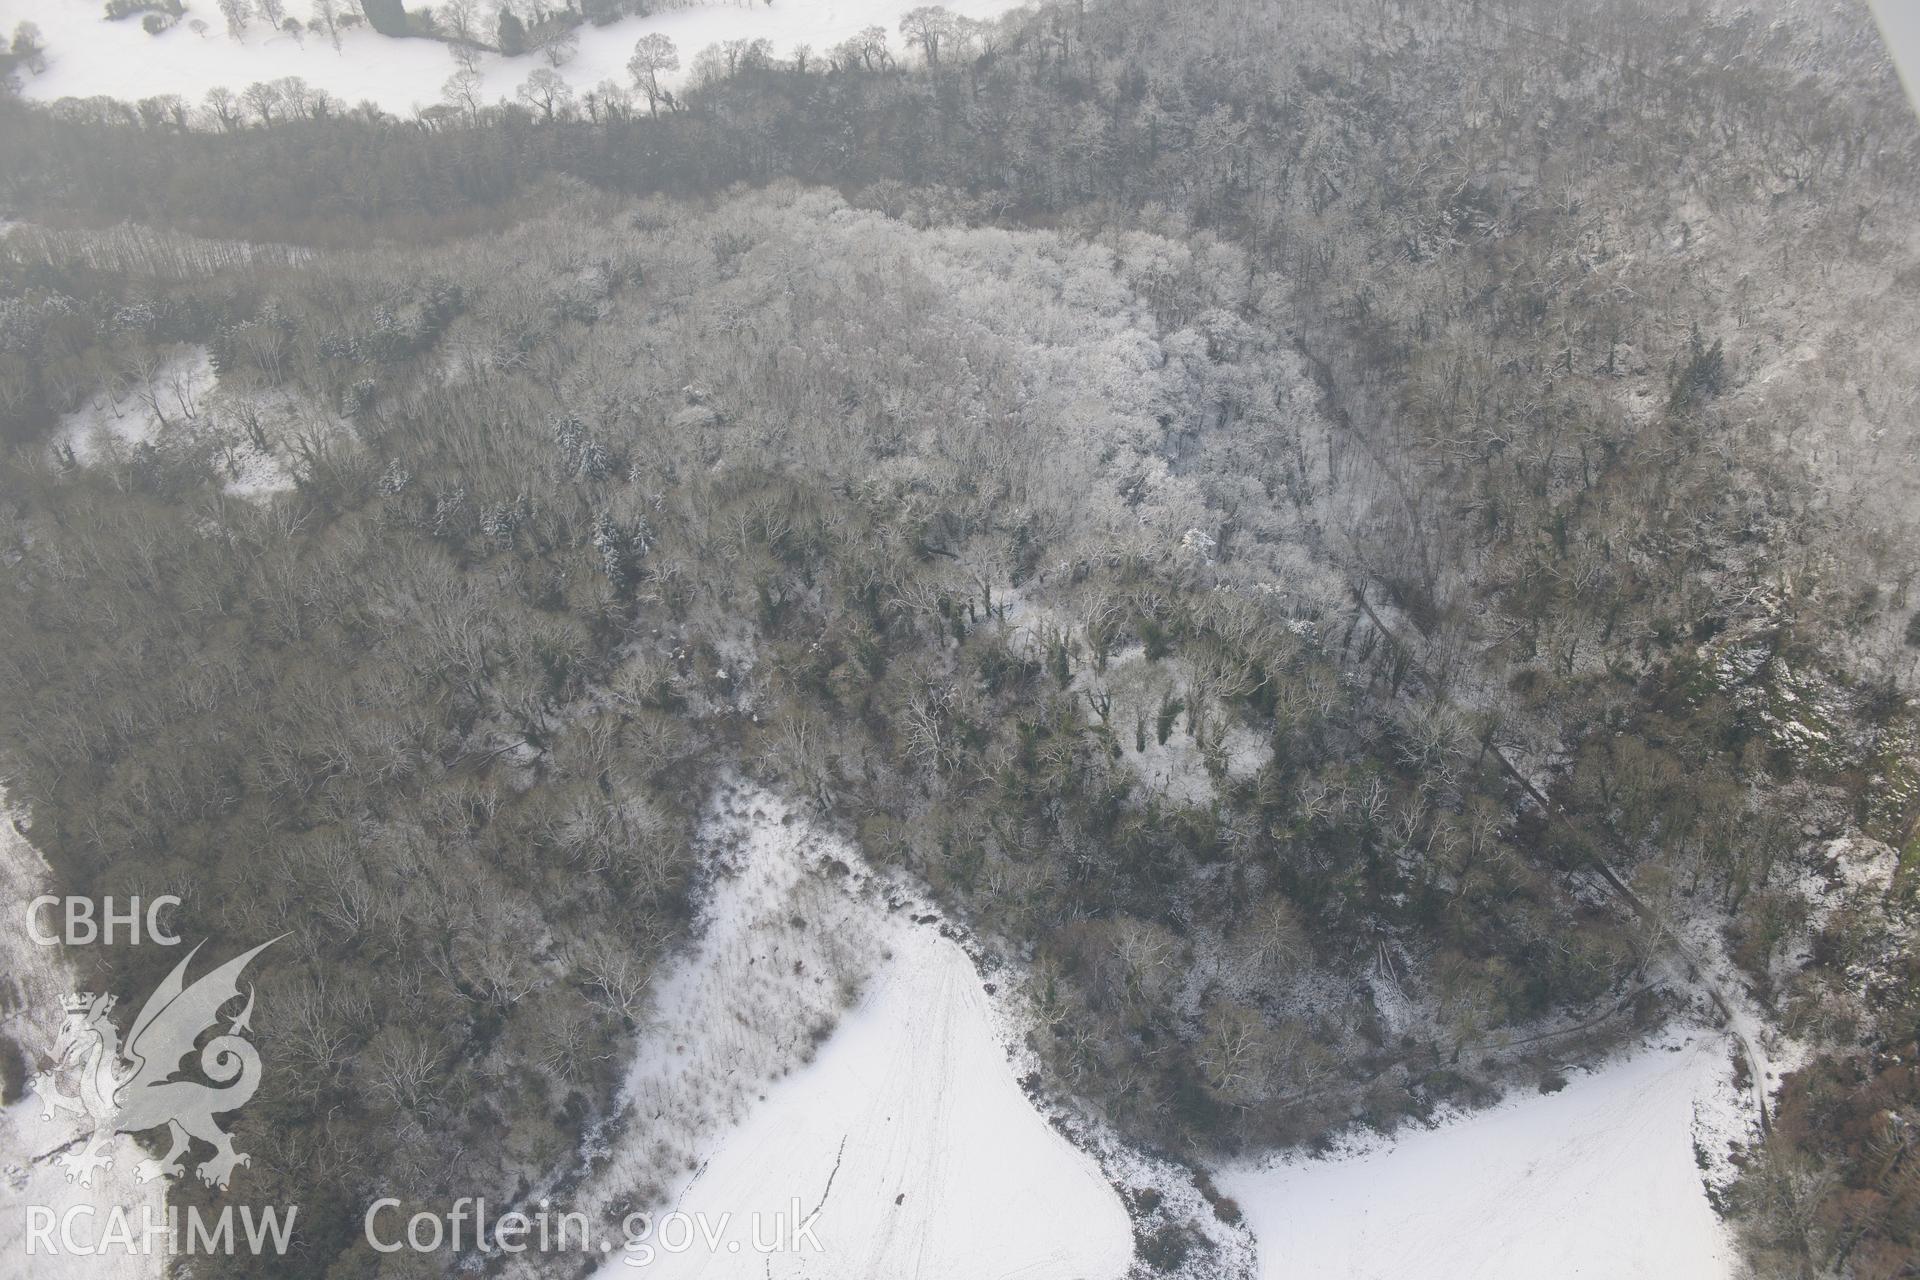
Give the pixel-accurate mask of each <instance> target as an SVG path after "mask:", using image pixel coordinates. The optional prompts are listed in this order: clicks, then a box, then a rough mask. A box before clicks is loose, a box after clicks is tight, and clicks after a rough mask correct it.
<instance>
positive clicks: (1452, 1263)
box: [1219, 1034, 1734, 1280]
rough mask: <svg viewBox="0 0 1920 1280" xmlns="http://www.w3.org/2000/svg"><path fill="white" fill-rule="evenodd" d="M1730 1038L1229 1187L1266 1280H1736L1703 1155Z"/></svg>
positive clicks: (1690, 1041) (1707, 1038)
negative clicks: (1701, 1109) (1703, 1124)
mask: <svg viewBox="0 0 1920 1280" xmlns="http://www.w3.org/2000/svg"><path fill="white" fill-rule="evenodd" d="M1724 1046H1725V1040H1724V1038H1722V1037H1720V1036H1714V1035H1681V1034H1676V1035H1675V1036H1674V1038H1673V1039H1672V1040H1671V1041H1670V1042H1669V1043H1668V1044H1665V1045H1662V1046H1660V1047H1656V1048H1650V1049H1643V1050H1641V1051H1640V1052H1638V1053H1636V1054H1635V1055H1634V1056H1632V1057H1629V1058H1626V1059H1624V1060H1621V1061H1618V1062H1615V1063H1613V1064H1612V1065H1610V1066H1607V1067H1605V1068H1603V1069H1601V1070H1600V1071H1598V1072H1595V1073H1593V1074H1590V1075H1578V1076H1576V1077H1575V1078H1574V1079H1573V1080H1572V1082H1571V1083H1569V1084H1568V1085H1567V1086H1566V1088H1564V1089H1562V1090H1561V1091H1560V1092H1559V1093H1555V1094H1550V1095H1535V1094H1528V1095H1525V1096H1521V1097H1516V1098H1514V1099H1512V1100H1509V1101H1508V1102H1506V1103H1503V1104H1502V1105H1500V1106H1498V1107H1495V1108H1493V1109H1492V1110H1490V1111H1485V1112H1480V1113H1476V1114H1474V1115H1470V1116H1467V1117H1464V1118H1462V1119H1459V1120H1456V1121H1454V1122H1453V1123H1451V1124H1447V1125H1445V1126H1443V1127H1441V1128H1438V1129H1432V1130H1426V1131H1415V1132H1410V1133H1406V1134H1404V1135H1403V1136H1402V1137H1400V1138H1399V1139H1398V1140H1396V1141H1394V1142H1391V1143H1386V1144H1381V1145H1378V1146H1376V1147H1373V1148H1371V1149H1368V1150H1365V1151H1362V1152H1360V1153H1358V1154H1354V1155H1349V1156H1345V1157H1342V1158H1339V1159H1334V1160H1327V1161H1313V1160H1300V1161H1281V1162H1276V1163H1273V1164H1270V1165H1267V1166H1265V1167H1256V1166H1246V1165H1241V1166H1236V1167H1233V1168H1231V1169H1229V1170H1227V1171H1225V1172H1223V1173H1222V1175H1221V1176H1220V1178H1219V1182H1220V1185H1221V1188H1222V1189H1223V1190H1224V1191H1226V1193H1227V1194H1228V1195H1230V1196H1233V1197H1234V1198H1235V1199H1236V1200H1237V1201H1238V1202H1239V1204H1240V1207H1241V1209H1242V1211H1243V1212H1244V1213H1245V1214H1246V1215H1247V1221H1248V1223H1249V1225H1251V1226H1252V1228H1253V1231H1254V1234H1255V1236H1256V1237H1258V1239H1259V1241H1260V1254H1261V1275H1262V1276H1263V1277H1264V1280H1349V1278H1351V1280H1402V1278H1403V1277H1411V1276H1418V1277H1421V1280H1561V1278H1563V1277H1568V1278H1570V1277H1581V1276H1592V1277H1605V1278H1606V1280H1631V1278H1633V1277H1648V1278H1649V1280H1651V1278H1653V1277H1676V1276H1684V1277H1687V1280H1718V1278H1720V1277H1727V1276H1731V1275H1732V1274H1733V1273H1734V1260H1733V1250H1732V1245H1731V1242H1730V1241H1729V1239H1728V1237H1727V1233H1726V1231H1725V1229H1724V1228H1723V1227H1722V1225H1721V1223H1720V1220H1719V1219H1718V1217H1717V1216H1716V1215H1715V1214H1714V1212H1713V1209H1712V1206H1711V1205H1710V1204H1709V1203H1708V1201H1707V1196H1706V1191H1705V1189H1704V1188H1703V1186H1702V1184H1701V1181H1700V1173H1699V1169H1698V1167H1697V1166H1696V1164H1695V1160H1694V1151H1693V1135H1694V1112H1695V1106H1696V1103H1700V1104H1702V1105H1703V1106H1705V1105H1710V1103H1709V1100H1710V1098H1711V1097H1712V1095H1713V1094H1714V1093H1715V1092H1716V1091H1717V1090H1719V1089H1720V1088H1722V1087H1723V1086H1724V1080H1723V1077H1725V1076H1726V1074H1727V1070H1726V1057H1725V1051H1724Z"/></svg>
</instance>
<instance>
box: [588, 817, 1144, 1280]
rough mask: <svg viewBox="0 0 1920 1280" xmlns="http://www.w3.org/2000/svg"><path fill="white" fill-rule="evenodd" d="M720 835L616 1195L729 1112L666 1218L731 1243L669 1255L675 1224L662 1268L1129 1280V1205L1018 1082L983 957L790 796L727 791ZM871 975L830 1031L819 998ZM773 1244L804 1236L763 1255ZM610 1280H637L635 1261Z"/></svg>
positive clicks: (646, 1072) (926, 1279) (698, 1154)
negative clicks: (905, 900) (906, 906)
mask: <svg viewBox="0 0 1920 1280" xmlns="http://www.w3.org/2000/svg"><path fill="white" fill-rule="evenodd" d="M707 838H708V840H709V842H710V843H711V844H713V845H715V846H717V847H718V848H720V849H721V850H722V851H723V852H722V853H721V865H720V874H719V876H718V878H717V879H716V882H715V885H714V887H713V889H712V891H711V896H710V899H709V904H708V910H707V913H706V915H707V919H706V922H705V931H704V933H703V935H702V938H701V941H700V943H699V944H698V945H697V946H696V947H695V948H693V949H692V950H691V951H690V953H689V954H688V955H687V956H685V957H684V958H683V959H682V961H681V962H680V965H679V967H678V968H677V970H676V971H675V972H674V973H673V974H672V975H671V976H670V977H669V978H668V979H667V981H666V982H665V983H664V984H663V989H662V991H661V994H660V999H659V1004H658V1008H657V1009H656V1011H655V1015H654V1016H653V1018H651V1019H650V1022H651V1024H652V1026H651V1030H650V1035H649V1041H650V1044H651V1046H652V1047H651V1049H650V1050H649V1052H648V1053H647V1054H645V1055H643V1056H642V1058H641V1060H640V1061H639V1062H638V1063H637V1064H636V1065H635V1068H634V1071H633V1074H632V1076H631V1077H630V1080H629V1087H628V1094H629V1099H630V1101H631V1102H632V1103H633V1104H634V1107H635V1113H636V1114H635V1117H634V1122H633V1123H634V1128H633V1131H632V1133H631V1135H630V1137H629V1138H628V1139H627V1140H626V1141H627V1142H628V1143H629V1144H639V1145H640V1147H641V1148H642V1149H641V1150H639V1151H635V1150H632V1149H629V1150H628V1151H626V1152H621V1151H618V1150H617V1151H616V1152H615V1153H614V1156H613V1159H612V1160H611V1161H610V1166H609V1167H610V1169H611V1170H612V1171H613V1177H612V1184H613V1186H610V1187H609V1190H611V1189H613V1187H617V1184H618V1183H619V1181H620V1180H621V1177H622V1175H621V1171H622V1170H623V1169H624V1170H626V1174H625V1176H626V1177H629V1178H631V1177H633V1176H635V1175H637V1174H639V1173H640V1172H641V1171H642V1170H643V1169H644V1168H645V1167H646V1166H648V1165H650V1164H652V1163H653V1161H651V1160H650V1159H648V1158H646V1157H647V1156H649V1155H650V1154H651V1152H650V1151H648V1150H646V1148H648V1147H651V1146H652V1145H654V1144H658V1143H659V1142H660V1141H661V1140H662V1138H663V1134H662V1129H663V1127H664V1126H665V1125H669V1124H672V1123H674V1122H676V1121H681V1120H683V1119H684V1113H685V1110H686V1109H687V1107H689V1106H699V1105H702V1104H703V1103H704V1104H705V1105H706V1106H707V1107H708V1108H710V1109H711V1110H712V1111H714V1112H716V1113H721V1114H716V1115H714V1116H713V1119H714V1120H715V1121H717V1122H718V1123H715V1124H713V1125H712V1126H711V1127H710V1128H708V1129H707V1130H706V1132H704V1133H702V1134H701V1135H700V1136H699V1139H698V1140H697V1141H696V1142H695V1143H694V1144H693V1147H692V1149H691V1150H690V1151H688V1152H686V1153H685V1154H683V1155H682V1156H681V1158H680V1161H679V1162H680V1163H681V1164H682V1165H683V1166H684V1167H683V1168H682V1170H681V1171H680V1172H679V1174H678V1176H677V1181H676V1184H675V1185H673V1186H672V1187H671V1190H670V1192H669V1193H668V1194H667V1195H666V1196H665V1197H664V1204H663V1205H657V1206H654V1207H655V1208H656V1209H658V1210H659V1211H660V1212H662V1213H666V1212H678V1213H680V1214H685V1215H688V1216H689V1217H688V1220H690V1219H691V1218H692V1217H693V1215H699V1216H700V1221H702V1222H704V1223H705V1224H706V1226H707V1227H708V1228H710V1229H712V1230H713V1231H714V1232H715V1233H716V1236H715V1240H716V1241H717V1243H716V1244H714V1245H708V1244H705V1243H697V1244H696V1245H695V1246H694V1247H692V1248H689V1249H686V1250H684V1251H681V1252H669V1251H668V1250H667V1249H666V1248H665V1247H664V1246H665V1245H666V1244H667V1243H668V1242H669V1241H672V1240H675V1239H678V1238H679V1237H678V1236H676V1235H675V1234H674V1233H673V1232H671V1231H669V1230H668V1229H667V1228H666V1224H665V1222H664V1220H663V1221H662V1224H661V1230H660V1232H659V1234H658V1235H657V1236H656V1237H655V1242H656V1248H655V1252H654V1256H653V1257H652V1258H651V1259H650V1260H648V1261H647V1264H646V1267H645V1269H644V1274H646V1275H649V1276H655V1275H657V1276H666V1277H692V1276H701V1277H735V1276H738V1277H743V1278H744V1277H747V1276H753V1277H766V1276H774V1277H781V1276H787V1277H799V1276H820V1275H831V1276H834V1277H837V1278H838V1280H863V1278H872V1280H895V1278H896V1277H902V1276H915V1277H919V1278H920V1280H979V1278H980V1277H986V1276H1005V1277H1016V1276H1017V1277H1021V1278H1023V1280H1103V1278H1111V1277H1118V1276H1120V1275H1123V1274H1124V1273H1125V1272H1126V1270H1127V1267H1128V1265H1129V1263H1130V1262H1131V1260H1132V1256H1133V1240H1132V1232H1131V1228H1130V1226H1129V1223H1128V1219H1127V1214H1126V1210H1125V1209H1124V1208H1123V1207H1122V1205H1121V1202H1120V1198H1119V1196H1118V1195H1117V1194H1116V1193H1115V1192H1114V1190H1113V1188H1112V1187H1110V1186H1109V1185H1108V1184H1107V1181H1106V1179H1105V1177H1104V1176H1103V1175H1102V1173H1101V1170H1100V1167H1099V1165H1098V1164H1097V1163H1096V1162H1095V1161H1094V1160H1093V1158H1092V1157H1090V1156H1088V1155H1086V1154H1085V1153H1083V1152H1081V1151H1079V1150H1077V1149H1076V1148H1075V1147H1074V1146H1073V1145H1072V1144H1071V1143H1069V1142H1068V1141H1067V1140H1066V1139H1065V1138H1063V1137H1061V1136H1060V1135H1059V1134H1058V1133H1056V1132H1055V1131H1054V1130H1053V1129H1052V1128H1051V1127H1050V1126H1049V1125H1048V1123H1047V1121H1046V1120H1045V1119H1043V1118H1042V1116H1041V1115H1040V1113H1039V1112H1038V1111H1036V1110H1035V1108H1034V1105H1033V1104H1032V1102H1031V1101H1029V1099H1028V1098H1027V1096H1026V1094H1025V1093H1023V1092H1022V1091H1021V1088H1020V1085H1019V1084H1018V1082H1017V1081H1016V1079H1015V1073H1014V1069H1013V1067H1012V1066H1011V1065H1010V1064H1009V1061H1008V1050H1007V1049H1006V1047H1004V1045H1003V1043H1002V1040H1001V1037H1000V1035H999V1033H998V1032H997V1031H996V1024H995V1020H994V1011H993V1009H992V1007H991V1004H990V1001H989V998H988V995H987V992H986V990H985V985H984V983H983V980H982V979H981V977H980V975H979V974H978V973H976V972H975V970H974V966H973V962H972V961H971V960H970V959H969V958H968V956H967V954H966V953H965V952H964V951H962V950H961V948H960V947H959V946H958V945H956V943H955V942H953V941H952V940H951V939H949V938H947V937H944V936H942V934H941V933H940V932H939V931H938V930H937V929H935V928H934V927H933V926H932V924H931V922H930V921H928V922H926V923H915V922H914V920H913V919H911V918H909V917H908V915H907V913H906V912H905V911H895V910H893V909H892V908H893V907H896V906H901V905H902V904H901V903H900V902H899V901H898V900H897V899H893V900H890V895H888V893H887V891H886V886H885V885H884V884H883V883H882V882H881V881H880V880H879V879H878V878H877V877H873V876H871V875H869V874H868V873H867V872H866V871H865V869H864V867H863V866H862V865H861V862H860V859H859V856H858V854H857V853H856V852H855V851H854V850H852V849H850V848H848V847H847V846H845V845H844V844H842V843H840V842H838V841H834V840H831V839H830V838H827V837H824V836H823V835H822V834H821V833H819V832H818V831H817V830H814V829H813V828H812V827H811V824H809V823H807V822H805V821H804V820H803V819H801V818H800V817H799V815H797V814H795V813H793V812H792V811H791V810H790V809H789V807H788V806H787V805H785V804H784V803H783V802H782V801H780V800H779V799H778V798H776V797H773V796H771V795H768V794H766V793H764V792H758V791H753V790H741V791H732V792H726V791H723V793H722V798H721V800H720V801H719V802H718V806H717V812H716V815H715V818H714V819H713V820H712V821H711V822H710V823H709V824H708V829H707ZM921 919H922V920H923V921H926V920H927V916H926V915H924V914H923V915H922V917H921ZM802 920H804V924H803V923H801V921H802ZM822 968H825V969H826V970H827V972H825V973H820V972H817V970H819V969H822ZM855 980H859V981H861V983H862V985H861V987H860V991H859V994H858V996H857V997H856V998H855V1000H854V1003H853V1004H852V1006H851V1007H850V1008H849V1009H848V1010H847V1011H846V1013H845V1014H844V1015H843V1016H842V1017H840V1019H839V1022H838V1025H837V1026H836V1027H835V1028H834V1029H833V1031H832V1032H831V1034H830V1035H828V1034H825V1031H824V1025H823V1021H824V1020H823V1012H827V1016H830V1012H828V1010H830V1007H831V1006H828V1007H827V1009H826V1010H823V1007H822V1004H821V996H822V994H823V993H825V992H831V990H832V989H833V988H834V987H835V986H836V985H838V984H840V983H842V982H846V983H849V984H850V983H851V982H852V981H855ZM809 1028H813V1029H817V1030H818V1034H808V1029H809ZM796 1033H798V1042H797V1043H796ZM813 1040H819V1041H821V1043H820V1045H819V1047H818V1049H817V1052H816V1051H814V1050H813V1049H812V1048H811V1047H810V1044H809V1042H810V1041H813ZM768 1075H774V1076H778V1077H779V1078H777V1079H771V1080H768V1079H764V1078H763V1077H766V1076H768ZM716 1099H717V1100H719V1105H717V1106H716V1105H714V1100H716ZM796 1207H797V1212H796ZM683 1221H685V1220H683ZM796 1221H798V1222H810V1225H811V1231H810V1232H809V1233H799V1234H796V1230H795V1228H796ZM756 1233H757V1234H758V1237H759V1238H760V1239H761V1240H763V1241H767V1242H772V1241H774V1240H775V1238H776V1237H777V1236H784V1237H785V1244H786V1246H787V1247H786V1248H784V1249H783V1250H782V1251H780V1252H777V1253H764V1252H761V1251H759V1250H757V1249H755V1248H754V1241H755V1239H756ZM695 1239H696V1240H699V1239H700V1237H699V1236H697V1235H696V1236H695ZM816 1241H817V1243H818V1246H819V1247H818V1249H817V1250H816V1249H815V1248H814V1244H815V1242H816ZM730 1246H731V1247H730ZM630 1256H632V1257H639V1256H640V1255H638V1254H634V1255H630ZM604 1274H605V1275H607V1276H609V1277H614V1276H621V1275H631V1274H634V1270H633V1267H632V1266H631V1265H630V1263H629V1256H620V1257H616V1258H615V1259H614V1260H613V1261H612V1262H611V1263H610V1264H609V1266H608V1267H607V1268H606V1270H605V1272H604Z"/></svg>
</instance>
